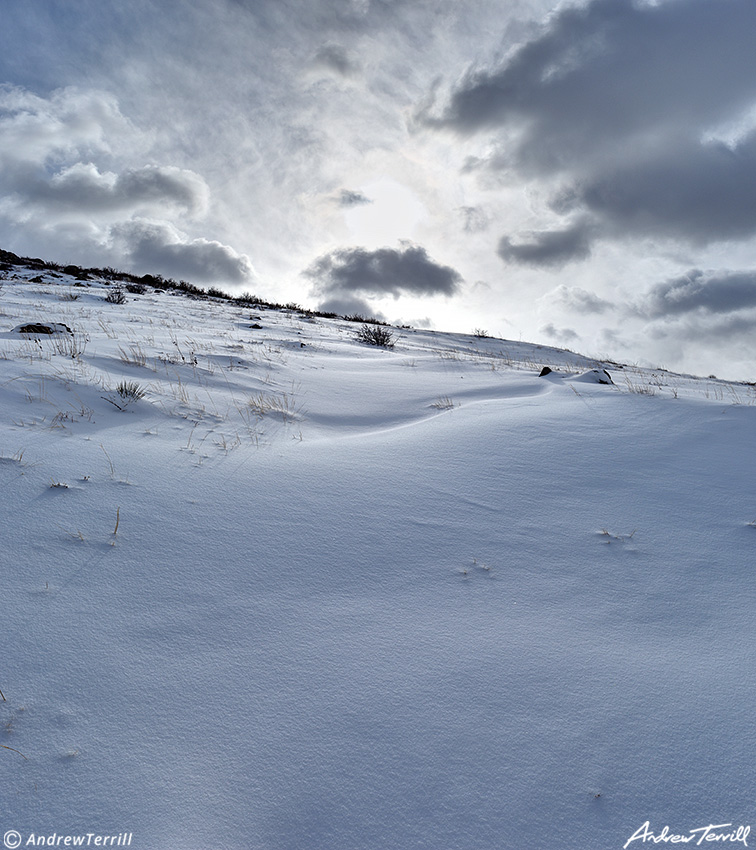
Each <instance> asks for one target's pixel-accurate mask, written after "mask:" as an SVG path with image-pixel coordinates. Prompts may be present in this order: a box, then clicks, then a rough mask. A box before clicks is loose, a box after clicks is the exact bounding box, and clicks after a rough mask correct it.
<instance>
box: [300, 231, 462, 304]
mask: <svg viewBox="0 0 756 850" xmlns="http://www.w3.org/2000/svg"><path fill="white" fill-rule="evenodd" d="M303 274H304V275H305V276H306V277H309V278H310V279H311V280H313V281H315V283H316V285H317V287H318V289H319V290H320V291H321V292H323V293H326V294H332V295H347V294H349V295H351V294H355V293H363V294H366V295H374V296H381V295H392V296H393V297H394V298H398V297H399V296H400V295H402V294H409V295H453V294H454V293H455V292H457V290H458V288H459V285H460V283H461V282H462V276H461V275H460V274H459V272H458V271H456V270H455V269H453V268H451V267H450V266H442V265H439V264H438V263H436V262H434V261H433V260H432V259H430V257H429V256H428V254H427V252H426V250H425V249H424V248H422V247H421V246H419V245H413V244H410V243H403V244H402V247H401V248H400V249H396V248H379V249H378V250H375V251H368V250H367V249H365V248H341V249H339V250H336V251H331V252H330V253H329V254H324V255H323V256H322V257H319V258H318V259H317V260H315V262H314V263H312V265H310V266H309V267H308V268H307V269H306V270H305V271H304V272H303Z"/></svg>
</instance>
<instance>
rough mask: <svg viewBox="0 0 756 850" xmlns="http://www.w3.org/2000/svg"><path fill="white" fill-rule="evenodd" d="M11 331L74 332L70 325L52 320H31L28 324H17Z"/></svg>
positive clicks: (35, 332)
mask: <svg viewBox="0 0 756 850" xmlns="http://www.w3.org/2000/svg"><path fill="white" fill-rule="evenodd" d="M11 333H14V334H32V335H34V336H40V335H41V334H60V333H67V334H73V331H72V330H71V328H69V327H68V325H62V324H60V323H59V322H51V323H49V324H48V323H47V322H44V323H43V322H29V323H28V324H26V325H17V326H16V327H15V328H13V330H12V331H11Z"/></svg>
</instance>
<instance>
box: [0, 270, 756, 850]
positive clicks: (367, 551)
mask: <svg viewBox="0 0 756 850" xmlns="http://www.w3.org/2000/svg"><path fill="white" fill-rule="evenodd" d="M33 278H37V279H38V280H37V281H36V282H32V279H33ZM0 283H2V284H3V289H2V294H1V295H0V331H1V332H0V455H1V457H0V482H1V484H2V499H1V501H0V530H1V532H2V543H1V546H2V548H1V549H0V562H1V564H2V566H1V571H0V575H1V576H2V589H3V606H2V620H3V629H2V633H3V640H2V655H1V656H0V690H2V695H3V697H4V700H3V701H0V744H2V749H0V802H1V803H2V805H1V806H0V817H1V820H0V833H3V834H5V833H7V831H8V830H15V831H16V832H17V833H18V835H19V836H20V838H21V846H31V844H30V843H29V842H30V836H31V840H32V841H33V842H36V841H37V839H39V838H40V837H45V840H46V837H48V836H53V835H55V836H56V837H60V836H77V835H79V836H80V835H86V834H88V833H92V834H101V835H109V836H116V835H120V834H127V833H132V834H133V840H132V842H131V845H130V846H131V847H133V848H138V849H139V850H142V849H144V850H169V848H170V850H177V848H180V849H181V850H210V849H211V848H219V849H220V850H258V848H259V850H405V848H406V849H407V850H409V849H410V848H413V850H414V849H415V848H417V850H420V848H422V849H423V850H452V848H454V850H500V848H513V850H524V848H534V850H546V848H560V850H571V848H575V850H591V848H600V850H604V849H605V848H606V850H610V848H622V847H625V846H629V847H631V848H632V847H635V848H637V847H641V846H643V845H646V846H650V845H652V844H653V838H651V837H649V834H652V835H653V836H657V837H658V836H659V835H661V834H662V830H663V829H664V828H665V827H668V833H666V836H667V837H666V838H665V839H664V840H665V841H667V840H669V836H670V835H672V834H673V833H674V834H678V835H682V836H684V837H686V838H691V837H692V839H693V840H692V841H690V842H689V846H690V845H691V844H692V845H695V843H696V841H698V839H699V837H700V836H702V835H704V837H705V834H704V833H702V832H698V833H694V834H692V835H691V830H697V829H700V828H702V827H707V826H709V825H716V826H717V829H716V830H713V831H711V832H710V833H709V834H713V833H717V834H722V835H724V834H726V833H727V834H729V833H732V835H731V837H730V838H729V839H728V840H727V841H728V843H727V846H732V845H733V844H734V845H735V846H746V845H747V844H748V843H749V842H750V839H748V838H747V834H746V832H745V830H743V831H741V832H740V833H739V834H736V830H737V829H738V827H741V826H742V827H746V826H748V825H750V824H751V822H752V821H756V817H755V815H754V801H755V800H756V798H755V797H754V788H756V737H754V735H753V711H754V703H755V702H756V679H755V678H754V665H755V664H756V581H755V580H754V567H755V565H756V557H755V555H756V527H754V525H755V522H756V498H755V497H754V473H755V472H756V468H755V467H756V463H755V462H754V451H753V447H754V435H755V434H756V406H755V405H754V402H756V393H755V392H754V387H753V386H752V385H748V384H742V383H740V384H736V383H727V382H724V381H718V380H716V379H699V378H694V377H690V376H681V375H674V374H670V373H668V372H665V371H662V370H651V369H643V368H639V367H631V366H624V367H623V366H620V365H619V364H612V363H609V362H600V363H599V362H596V361H593V360H589V359H587V358H583V357H580V356H579V355H576V354H572V353H569V352H565V351H560V350H557V349H552V348H543V347H540V346H535V345H528V344H525V343H516V342H511V341H505V340H499V339H490V338H476V337H474V336H468V335H462V334H460V335H450V334H441V333H433V332H430V331H422V330H413V329H409V328H405V329H396V328H394V329H390V330H391V331H392V332H393V334H394V337H395V346H394V348H393V349H385V348H379V347H375V346H370V345H366V344H364V343H361V342H358V341H357V339H356V335H357V332H358V330H359V328H360V324H359V323H355V322H350V321H346V320H342V319H326V318H319V317H314V316H311V315H307V314H306V313H304V312H302V311H297V310H293V309H291V310H280V309H269V308H266V307H265V306H263V305H255V306H251V307H250V306H242V305H239V304H237V303H233V302H228V301H223V300H220V299H209V300H200V299H195V298H189V297H186V296H185V295H182V294H176V293H174V292H171V291H168V292H163V291H160V290H156V289H152V288H150V287H148V288H147V290H146V292H145V293H144V294H141V295H139V294H130V293H127V302H126V303H125V304H113V303H108V302H107V301H106V300H105V297H106V295H107V294H108V292H110V291H112V289H113V284H108V283H107V282H106V281H104V280H98V279H93V280H92V279H90V280H88V281H85V282H78V283H79V285H77V282H76V281H75V280H74V278H73V277H71V276H68V275H65V274H62V273H52V272H45V273H43V274H41V275H40V272H39V269H36V268H27V267H26V266H24V265H17V266H15V267H14V268H11V269H8V270H7V271H6V272H5V280H3V281H0ZM30 323H37V324H38V323H43V324H44V323H48V324H50V323H57V324H58V325H65V326H66V328H68V329H70V331H71V332H70V333H69V332H68V330H65V329H59V330H58V332H56V333H53V334H44V333H39V332H37V333H21V332H19V328H20V327H21V328H22V327H23V326H24V325H27V324H30ZM252 325H259V327H256V328H253V327H252ZM543 366H549V367H551V368H552V369H553V370H554V371H553V372H552V373H551V374H550V375H546V376H544V377H539V373H540V371H541V368H542V367H543ZM602 369H606V370H607V371H608V373H609V375H610V376H611V379H612V381H613V384H600V383H597V382H596V380H597V378H598V377H600V376H601V373H600V372H598V373H597V372H594V371H592V370H602ZM119 387H120V391H119ZM646 822H648V828H647V829H646V831H645V833H643V834H641V833H642V830H641V828H642V827H643V825H644V824H646ZM727 825H731V826H727ZM720 827H721V828H720ZM639 830H641V831H640V832H639ZM633 836H635V838H633ZM644 836H645V837H644ZM11 839H12V837H11ZM718 840H719V841H720V842H721V841H722V840H723V839H718ZM91 841H92V842H93V841H94V839H91ZM112 843H115V841H113V842H112ZM658 843H659V842H656V844H658ZM704 843H705V844H706V843H708V841H704ZM58 846H63V841H62V840H61V841H60V842H59V844H58ZM106 846H107V845H106ZM654 846H655V845H654ZM716 846H719V845H716Z"/></svg>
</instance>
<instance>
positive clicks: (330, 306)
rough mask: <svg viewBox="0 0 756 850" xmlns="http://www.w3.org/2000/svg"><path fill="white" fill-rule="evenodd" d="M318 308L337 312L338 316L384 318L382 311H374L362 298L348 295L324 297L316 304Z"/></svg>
mask: <svg viewBox="0 0 756 850" xmlns="http://www.w3.org/2000/svg"><path fill="white" fill-rule="evenodd" d="M318 309H319V310H321V311H322V312H323V313H337V314H338V315H339V316H363V317H365V318H370V319H379V320H380V321H385V319H386V317H385V316H384V315H383V313H376V311H375V310H374V309H373V308H372V307H371V306H370V304H369V303H368V302H367V301H365V299H364V298H356V297H354V296H350V295H342V296H336V297H335V298H326V299H325V300H324V301H321V302H320V303H319V304H318Z"/></svg>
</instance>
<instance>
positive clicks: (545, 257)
mask: <svg viewBox="0 0 756 850" xmlns="http://www.w3.org/2000/svg"><path fill="white" fill-rule="evenodd" d="M527 236H528V238H529V241H527V242H519V241H518V242H514V241H512V239H511V238H510V237H508V236H503V237H502V238H501V240H500V241H499V247H498V254H499V256H500V257H501V258H502V260H505V261H506V262H515V263H523V264H526V265H530V266H563V265H564V264H565V263H568V262H570V261H572V260H584V259H585V258H586V257H588V256H589V255H590V253H591V242H590V236H591V228H590V227H588V226H587V225H586V224H585V223H584V222H581V223H578V224H575V225H573V226H572V227H568V228H566V229H564V230H542V231H537V232H531V233H529V234H527Z"/></svg>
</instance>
